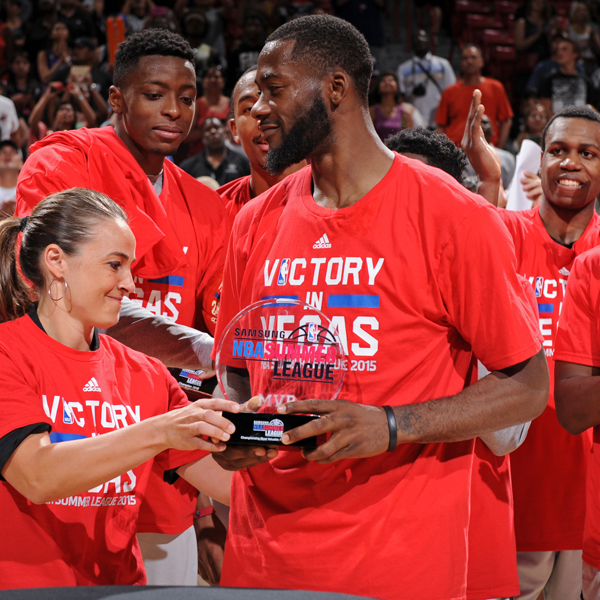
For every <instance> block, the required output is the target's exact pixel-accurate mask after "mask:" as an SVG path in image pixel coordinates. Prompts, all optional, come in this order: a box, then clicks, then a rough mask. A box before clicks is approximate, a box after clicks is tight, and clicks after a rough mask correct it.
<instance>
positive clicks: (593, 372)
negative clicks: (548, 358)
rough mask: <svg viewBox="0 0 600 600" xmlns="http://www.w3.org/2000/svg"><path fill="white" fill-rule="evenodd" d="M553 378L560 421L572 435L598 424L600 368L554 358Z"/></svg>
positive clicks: (599, 413) (599, 419) (557, 413)
mask: <svg viewBox="0 0 600 600" xmlns="http://www.w3.org/2000/svg"><path fill="white" fill-rule="evenodd" d="M554 378H555V386H554V399H555V401H556V416H557V417H558V420H559V422H560V424H561V425H562V426H563V427H564V428H565V429H566V430H567V431H568V432H569V433H571V434H573V435H578V434H580V433H582V432H584V431H585V430H586V429H589V428H590V427H595V426H596V425H600V369H599V368H598V367H589V366H586V365H576V364H573V363H566V362H562V361H559V360H557V361H556V362H555V363H554Z"/></svg>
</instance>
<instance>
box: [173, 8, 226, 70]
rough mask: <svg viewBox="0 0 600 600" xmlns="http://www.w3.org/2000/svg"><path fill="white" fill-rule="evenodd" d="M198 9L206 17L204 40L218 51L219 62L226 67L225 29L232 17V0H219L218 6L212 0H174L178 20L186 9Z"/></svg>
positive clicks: (174, 9)
mask: <svg viewBox="0 0 600 600" xmlns="http://www.w3.org/2000/svg"><path fill="white" fill-rule="evenodd" d="M192 9H198V10H200V11H202V12H203V13H204V15H205V16H206V18H207V19H208V25H209V28H208V34H207V36H206V39H205V42H206V43H207V44H208V45H209V46H210V47H211V48H214V49H215V50H216V51H217V52H218V53H219V59H220V60H219V62H220V64H221V65H223V68H224V69H226V68H227V67H228V65H227V58H226V55H227V52H226V48H225V29H226V28H227V23H228V21H229V20H230V19H231V18H232V17H233V12H234V4H233V0H220V6H213V2H212V0H176V1H175V4H174V6H173V11H174V12H175V14H176V15H177V18H179V19H180V20H181V19H183V16H184V15H185V13H186V12H187V11H188V10H192Z"/></svg>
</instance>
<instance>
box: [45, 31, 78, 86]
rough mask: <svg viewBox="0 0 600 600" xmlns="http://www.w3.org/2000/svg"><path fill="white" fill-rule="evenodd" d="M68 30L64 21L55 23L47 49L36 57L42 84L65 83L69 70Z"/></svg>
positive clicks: (70, 62)
mask: <svg viewBox="0 0 600 600" xmlns="http://www.w3.org/2000/svg"><path fill="white" fill-rule="evenodd" d="M68 42H69V28H68V27H67V24H66V23H65V22H64V21H60V20H59V21H55V22H54V25H52V30H51V31H50V36H49V38H48V47H47V48H46V49H45V50H40V51H39V52H38V55H37V71H38V75H39V78H40V81H41V82H42V83H45V84H48V83H50V82H51V81H62V82H63V83H65V82H66V81H67V77H68V76H69V70H70V68H71V64H72V61H71V50H70V48H69V43H68Z"/></svg>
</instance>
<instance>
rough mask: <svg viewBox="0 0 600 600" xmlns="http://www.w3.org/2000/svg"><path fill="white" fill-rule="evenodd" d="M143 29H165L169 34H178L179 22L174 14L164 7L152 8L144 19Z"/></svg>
mask: <svg viewBox="0 0 600 600" xmlns="http://www.w3.org/2000/svg"><path fill="white" fill-rule="evenodd" d="M144 29H166V30H167V31H170V32H171V33H179V31H180V29H181V28H180V27H179V21H178V20H177V17H176V16H175V13H174V12H173V11H172V10H171V9H169V8H167V7H166V6H154V7H153V8H152V9H151V10H150V16H149V17H148V18H147V19H146V23H145V25H144Z"/></svg>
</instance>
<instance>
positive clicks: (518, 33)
mask: <svg viewBox="0 0 600 600" xmlns="http://www.w3.org/2000/svg"><path fill="white" fill-rule="evenodd" d="M550 17H551V8H550V3H549V2H548V0H528V1H527V3H526V4H525V14H524V15H523V16H522V17H517V19H516V21H515V30H514V31H515V49H516V51H517V53H518V58H517V63H518V62H519V61H524V63H525V66H526V67H527V68H529V70H530V71H531V70H532V69H533V67H534V66H535V65H536V64H537V63H538V62H539V61H540V60H542V59H544V58H547V57H548V54H549V48H548V39H547V33H548V29H549V26H550Z"/></svg>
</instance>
